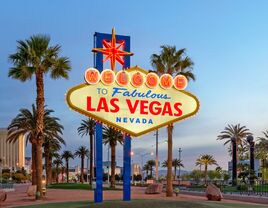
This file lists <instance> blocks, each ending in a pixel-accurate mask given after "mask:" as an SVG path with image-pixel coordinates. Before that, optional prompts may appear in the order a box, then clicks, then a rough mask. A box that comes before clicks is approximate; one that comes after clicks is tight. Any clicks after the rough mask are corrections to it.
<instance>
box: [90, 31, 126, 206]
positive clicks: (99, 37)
mask: <svg viewBox="0 0 268 208" xmlns="http://www.w3.org/2000/svg"><path fill="white" fill-rule="evenodd" d="M111 38H112V35H111V34H105V33H97V32H96V33H95V34H94V47H95V48H102V47H103V45H102V41H103V40H104V39H106V40H111ZM116 38H118V39H119V40H124V41H125V48H124V50H125V51H128V52H130V37H129V36H123V35H116ZM95 57H96V58H95V59H94V61H95V67H96V68H97V69H98V70H99V71H100V72H101V71H102V70H103V61H102V60H103V55H102V53H96V55H95ZM124 60H125V63H124V66H123V68H124V69H126V68H129V67H130V57H129V56H126V57H124ZM130 139H131V138H130V136H126V137H125V143H124V167H123V169H124V171H123V172H124V190H123V192H124V193H123V199H124V200H125V201H129V200H130V194H131V193H130V174H131V163H130V160H131V159H130V151H131V140H130ZM95 147H96V189H95V191H94V201H95V202H96V203H98V202H102V201H103V188H102V177H103V172H102V159H103V158H102V124H101V123H97V125H96V141H95ZM125 153H126V154H125ZM125 172H126V174H125Z"/></svg>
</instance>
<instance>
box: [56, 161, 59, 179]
mask: <svg viewBox="0 0 268 208" xmlns="http://www.w3.org/2000/svg"><path fill="white" fill-rule="evenodd" d="M56 183H59V166H58V165H56Z"/></svg>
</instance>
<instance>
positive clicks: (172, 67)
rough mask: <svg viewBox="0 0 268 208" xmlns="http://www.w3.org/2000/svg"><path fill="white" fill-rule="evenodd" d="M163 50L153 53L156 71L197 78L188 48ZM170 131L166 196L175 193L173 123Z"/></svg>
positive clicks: (168, 128)
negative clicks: (173, 180)
mask: <svg viewBox="0 0 268 208" xmlns="http://www.w3.org/2000/svg"><path fill="white" fill-rule="evenodd" d="M161 49H162V50H161V52H160V54H159V55H157V54H153V55H152V56H151V64H152V66H153V68H154V69H155V71H156V73H157V74H159V75H161V74H164V73H168V74H170V75H178V74H181V75H184V76H185V77H186V78H187V79H188V80H191V79H192V80H195V76H194V74H193V73H192V67H193V62H192V60H191V59H190V58H189V57H188V56H186V53H185V51H186V49H185V48H183V49H180V50H177V49H176V47H175V46H167V45H164V46H161ZM167 131H168V158H167V160H168V168H167V169H168V170H167V189H166V196H172V195H173V185H172V134H173V125H172V124H170V125H169V126H168V127H167Z"/></svg>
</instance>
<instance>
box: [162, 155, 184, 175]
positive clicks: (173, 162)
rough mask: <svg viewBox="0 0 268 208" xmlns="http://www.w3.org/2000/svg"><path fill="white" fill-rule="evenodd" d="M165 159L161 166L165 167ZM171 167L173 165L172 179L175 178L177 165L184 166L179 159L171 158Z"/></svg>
mask: <svg viewBox="0 0 268 208" xmlns="http://www.w3.org/2000/svg"><path fill="white" fill-rule="evenodd" d="M167 164H168V163H167V160H165V161H164V162H163V163H162V167H164V168H166V167H167ZM172 167H174V179H176V178H177V168H178V167H183V168H184V165H183V164H182V162H181V160H180V159H177V158H175V159H173V160H172Z"/></svg>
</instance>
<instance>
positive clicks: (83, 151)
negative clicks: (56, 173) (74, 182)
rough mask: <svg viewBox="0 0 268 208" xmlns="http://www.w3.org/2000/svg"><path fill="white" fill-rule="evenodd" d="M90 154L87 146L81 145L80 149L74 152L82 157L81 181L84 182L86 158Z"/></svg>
mask: <svg viewBox="0 0 268 208" xmlns="http://www.w3.org/2000/svg"><path fill="white" fill-rule="evenodd" d="M88 154H89V151H88V149H87V148H86V147H85V146H80V147H79V148H78V150H76V152H75V153H74V156H76V157H80V158H81V176H80V182H81V183H84V160H85V157H86V156H87V155H88Z"/></svg>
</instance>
